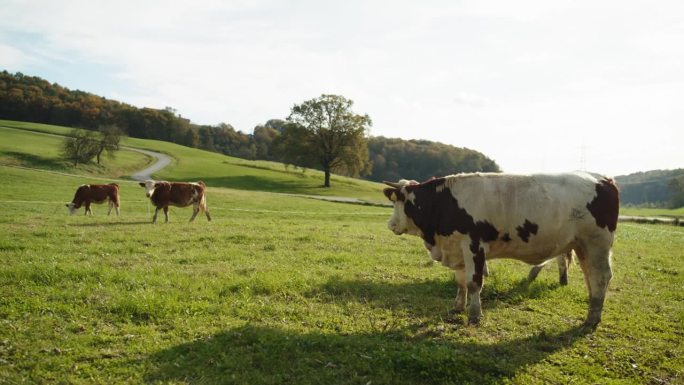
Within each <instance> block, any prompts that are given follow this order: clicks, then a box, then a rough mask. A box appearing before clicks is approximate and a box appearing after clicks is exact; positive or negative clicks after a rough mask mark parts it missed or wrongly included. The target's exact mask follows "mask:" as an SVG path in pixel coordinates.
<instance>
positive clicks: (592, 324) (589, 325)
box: [582, 320, 601, 331]
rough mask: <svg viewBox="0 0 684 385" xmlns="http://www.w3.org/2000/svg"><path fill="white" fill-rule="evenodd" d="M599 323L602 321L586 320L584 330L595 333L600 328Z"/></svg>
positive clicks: (583, 325)
mask: <svg viewBox="0 0 684 385" xmlns="http://www.w3.org/2000/svg"><path fill="white" fill-rule="evenodd" d="M599 322H601V320H598V321H596V320H586V321H584V323H583V324H582V329H583V330H586V331H594V330H596V328H597V327H598V324H599Z"/></svg>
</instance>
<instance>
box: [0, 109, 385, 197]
mask: <svg viewBox="0 0 684 385" xmlns="http://www.w3.org/2000/svg"><path fill="white" fill-rule="evenodd" d="M2 128H4V129H2ZM0 129H2V131H0V138H4V137H6V138H7V140H3V142H12V143H14V145H13V146H15V147H16V146H19V147H21V149H13V148H9V149H8V150H7V153H6V154H7V156H9V155H12V154H13V157H14V158H22V155H17V154H21V151H22V150H25V151H28V152H27V153H28V154H30V155H31V157H32V160H31V161H27V160H26V159H23V161H7V160H4V162H5V163H19V164H22V163H23V164H26V165H28V166H31V167H37V168H50V169H57V170H60V171H65V169H67V168H68V167H67V165H66V164H65V163H64V162H60V161H59V160H58V159H57V151H58V145H59V138H55V137H50V136H45V135H43V136H42V137H41V135H40V134H38V133H44V134H53V135H62V136H63V135H66V134H68V133H69V131H70V130H71V129H70V128H68V127H60V126H52V125H47V124H38V123H28V122H16V121H8V120H0ZM12 129H14V130H12ZM17 130H24V131H25V132H26V134H25V135H24V136H21V135H22V134H21V132H18V131H17ZM30 132H35V133H36V134H30ZM10 135H12V137H10ZM20 136H21V137H20ZM37 138H41V139H40V143H39V144H37V145H36V146H35V149H32V148H33V147H34V144H33V142H34V141H36V140H38V139H37ZM121 144H122V145H123V146H128V147H134V148H142V149H148V150H152V151H157V152H162V153H165V154H168V155H170V156H171V157H173V158H174V163H173V165H171V166H169V167H168V168H166V169H164V170H162V171H161V172H160V173H158V174H155V175H154V177H155V178H157V179H166V180H172V181H194V180H200V179H201V180H203V181H204V182H205V183H206V184H207V186H210V187H228V188H235V189H242V190H252V191H269V192H281V193H295V194H309V195H324V196H344V197H353V198H359V199H363V200H367V201H375V202H377V201H384V197H383V195H382V188H383V187H382V186H383V185H382V184H379V183H375V182H369V181H365V180H361V179H354V178H347V177H342V176H336V175H333V177H332V182H331V183H332V187H331V188H324V187H322V186H323V173H322V172H320V171H317V170H302V169H295V168H293V167H286V166H285V165H283V164H281V163H275V162H267V161H249V160H244V159H239V158H234V157H230V156H225V155H221V154H217V153H214V152H209V151H203V150H198V149H194V148H189V147H185V146H180V145H177V144H173V143H169V142H162V141H157V140H147V139H137V138H124V139H123V140H122V141H121ZM0 151H2V147H0ZM43 152H45V154H46V156H41V154H42V153H43ZM134 154H137V153H134ZM126 156H128V155H126ZM126 156H123V158H122V159H117V160H116V162H119V163H124V162H126V161H127V158H126ZM137 156H138V158H140V156H141V155H137ZM24 158H26V157H24ZM0 160H2V159H0ZM131 161H133V160H131ZM140 164H145V162H144V161H140ZM140 168H143V167H140ZM133 169H135V168H133ZM130 171H133V170H130Z"/></svg>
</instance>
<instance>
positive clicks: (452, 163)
mask: <svg viewBox="0 0 684 385" xmlns="http://www.w3.org/2000/svg"><path fill="white" fill-rule="evenodd" d="M352 106H353V101H351V100H349V99H346V98H344V97H343V96H339V95H321V96H320V97H318V98H314V99H311V100H307V101H304V102H302V103H301V104H296V105H294V107H293V108H292V110H291V111H290V115H289V116H288V117H287V118H286V119H270V120H268V121H266V123H264V124H260V125H257V126H256V127H254V130H253V132H252V133H251V134H245V133H243V132H240V131H237V130H235V128H234V127H233V126H231V125H230V124H228V123H219V124H217V125H215V126H210V125H197V124H193V123H191V122H190V120H189V119H186V118H184V117H182V116H181V115H180V114H178V113H177V111H176V110H175V109H173V108H171V107H167V108H165V109H153V108H138V107H135V106H132V105H129V104H126V103H122V102H119V101H116V100H110V99H106V98H104V97H101V96H97V95H94V94H91V93H88V92H84V91H79V90H75V91H74V90H70V89H68V88H65V87H62V86H60V85H59V84H57V83H50V82H48V81H46V80H44V79H41V78H39V77H35V76H26V75H24V74H22V73H15V74H11V73H9V72H7V71H2V72H0V118H2V119H10V120H20V121H31V122H36V123H46V124H54V125H60V126H68V127H77V128H84V129H87V130H91V131H96V132H98V131H99V132H100V134H98V135H99V136H98V138H99V139H100V144H101V145H102V143H103V136H102V128H103V127H107V128H108V130H110V129H111V127H116V128H117V129H118V131H119V132H120V133H122V134H124V135H128V136H131V137H135V138H143V139H157V140H163V141H169V142H173V143H177V144H181V145H184V146H188V147H194V148H200V149H204V150H208V151H214V152H219V153H223V154H226V155H230V156H235V157H239V158H244V159H250V160H257V159H262V160H272V161H277V162H283V163H286V164H290V165H294V166H299V167H306V168H315V169H319V170H321V171H323V172H324V173H325V175H326V177H325V182H324V184H325V185H326V186H329V175H330V173H335V174H340V175H348V176H355V177H359V176H360V177H363V178H366V179H369V180H374V181H382V180H398V179H400V178H409V179H416V180H425V179H428V178H430V177H432V176H437V175H448V174H452V173H457V172H472V171H499V167H498V165H497V164H496V163H495V162H494V161H493V160H491V159H489V158H488V157H486V156H485V155H484V154H482V153H479V152H477V151H473V150H470V149H467V148H458V147H454V146H450V145H446V144H442V143H437V142H430V141H425V140H403V139H393V138H384V137H371V136H370V135H369V130H370V126H371V124H372V122H371V119H370V117H369V116H368V115H362V114H356V113H354V112H353V111H352ZM91 142H93V141H92V140H91ZM74 143H75V142H74ZM93 151H94V150H93ZM107 151H109V150H107ZM101 152H102V151H100V153H101Z"/></svg>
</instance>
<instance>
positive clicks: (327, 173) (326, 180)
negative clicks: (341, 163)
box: [323, 166, 330, 188]
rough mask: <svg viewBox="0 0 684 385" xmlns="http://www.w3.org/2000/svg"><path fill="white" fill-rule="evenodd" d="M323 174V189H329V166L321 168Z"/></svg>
mask: <svg viewBox="0 0 684 385" xmlns="http://www.w3.org/2000/svg"><path fill="white" fill-rule="evenodd" d="M323 172H324V173H325V182H324V183H323V187H328V188H330V166H325V167H324V168H323Z"/></svg>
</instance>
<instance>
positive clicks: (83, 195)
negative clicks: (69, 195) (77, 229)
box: [66, 183, 120, 215]
mask: <svg viewBox="0 0 684 385" xmlns="http://www.w3.org/2000/svg"><path fill="white" fill-rule="evenodd" d="M105 201H109V212H108V213H107V215H109V214H111V213H112V208H116V215H119V203H120V199H119V185H118V184H116V183H110V184H84V185H81V186H78V188H77V189H76V194H74V199H73V200H72V201H71V203H67V204H66V207H67V208H69V214H71V215H74V214H75V213H76V210H78V209H80V208H81V206H85V214H86V215H88V213H90V215H93V210H91V209H90V204H91V203H97V204H100V203H104V202H105Z"/></svg>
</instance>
